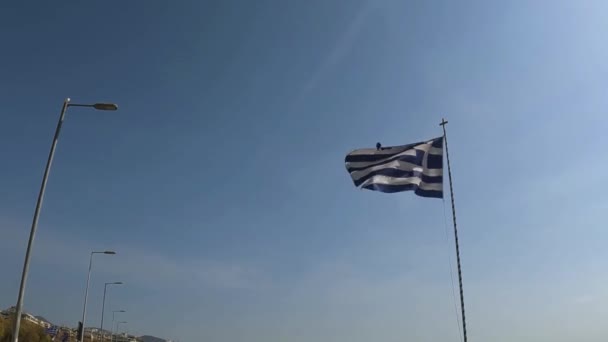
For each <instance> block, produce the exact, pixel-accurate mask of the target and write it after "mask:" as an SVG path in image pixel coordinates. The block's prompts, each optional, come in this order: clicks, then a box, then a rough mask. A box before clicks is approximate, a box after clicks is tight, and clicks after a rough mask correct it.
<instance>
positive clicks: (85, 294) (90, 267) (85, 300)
mask: <svg viewBox="0 0 608 342" xmlns="http://www.w3.org/2000/svg"><path fill="white" fill-rule="evenodd" d="M95 254H107V255H114V254H116V252H114V251H103V252H91V258H90V259H89V273H88V275H87V287H86V288H85V290H84V306H83V308H82V321H81V322H82V332H81V337H80V342H82V341H84V327H85V325H84V324H85V319H86V315H87V299H88V297H89V283H90V282H91V269H92V268H93V255H95ZM15 342H16V341H15Z"/></svg>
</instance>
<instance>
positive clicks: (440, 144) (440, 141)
mask: <svg viewBox="0 0 608 342" xmlns="http://www.w3.org/2000/svg"><path fill="white" fill-rule="evenodd" d="M432 146H433V147H438V148H443V137H439V138H435V139H433V144H432Z"/></svg>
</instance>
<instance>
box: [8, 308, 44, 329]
mask: <svg viewBox="0 0 608 342" xmlns="http://www.w3.org/2000/svg"><path fill="white" fill-rule="evenodd" d="M15 312H17V310H16V309H15V307H14V306H11V307H10V308H8V309H6V310H4V311H2V312H1V314H2V316H4V317H9V316H14V315H15ZM21 319H23V320H26V321H28V322H30V323H34V324H36V325H38V326H41V327H43V328H50V327H51V323H49V322H47V321H45V320H42V319H39V318H37V317H35V316H34V315H31V314H29V313H26V312H24V313H22V314H21Z"/></svg>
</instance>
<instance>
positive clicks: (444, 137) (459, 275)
mask: <svg viewBox="0 0 608 342" xmlns="http://www.w3.org/2000/svg"><path fill="white" fill-rule="evenodd" d="M447 123H448V122H447V121H446V120H445V119H441V123H440V124H439V125H440V126H441V127H442V128H443V140H444V141H445V156H446V159H447V161H448V179H449V180H450V199H451V200H452V219H453V221H454V243H455V244H456V263H457V265H458V285H459V287H460V310H461V312H462V335H463V338H464V342H467V321H466V319H465V314H464V291H463V288H462V267H461V266H460V247H459V245H458V227H457V225H456V206H455V205H454V188H453V186H452V169H451V167H450V152H449V150H448V136H447V133H446V131H445V125H446V124H447Z"/></svg>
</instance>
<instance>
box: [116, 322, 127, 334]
mask: <svg viewBox="0 0 608 342" xmlns="http://www.w3.org/2000/svg"><path fill="white" fill-rule="evenodd" d="M121 324H127V321H122V322H116V334H118V333H119V332H118V329H119V328H120V325H121Z"/></svg>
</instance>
